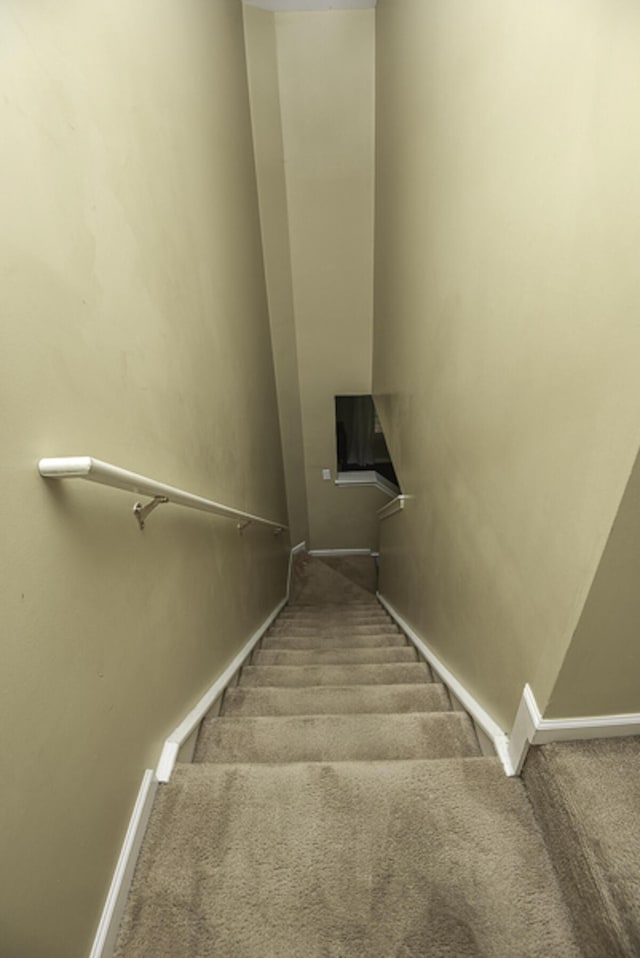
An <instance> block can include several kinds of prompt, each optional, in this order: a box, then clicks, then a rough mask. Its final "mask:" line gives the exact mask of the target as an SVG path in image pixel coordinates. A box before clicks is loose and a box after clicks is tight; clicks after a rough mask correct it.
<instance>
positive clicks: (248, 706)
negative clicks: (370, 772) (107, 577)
mask: <svg viewBox="0 0 640 958" xmlns="http://www.w3.org/2000/svg"><path fill="white" fill-rule="evenodd" d="M450 708H451V701H450V699H449V695H448V693H447V690H446V689H445V687H444V686H443V685H441V684H440V683H439V682H425V683H424V684H419V685H346V686H329V685H325V686H315V687H314V686H311V687H307V688H286V689H283V688H275V689H274V688H250V687H248V686H245V687H243V688H232V689H227V691H226V692H225V694H224V699H223V702H222V710H221V714H222V715H229V716H234V715H238V716H240V715H246V716H254V715H332V714H333V715H340V714H343V715H344V714H349V713H357V712H368V713H376V714H385V713H389V712H436V711H439V712H440V711H442V712H446V711H448V710H449V709H450Z"/></svg>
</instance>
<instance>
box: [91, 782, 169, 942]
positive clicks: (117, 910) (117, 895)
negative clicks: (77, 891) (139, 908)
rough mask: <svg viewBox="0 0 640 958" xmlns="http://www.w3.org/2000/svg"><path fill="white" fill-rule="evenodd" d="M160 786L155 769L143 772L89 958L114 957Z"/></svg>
mask: <svg viewBox="0 0 640 958" xmlns="http://www.w3.org/2000/svg"><path fill="white" fill-rule="evenodd" d="M157 787H158V782H157V780H156V777H155V775H154V773H153V770H152V769H150V768H148V769H147V770H146V772H145V773H144V777H143V779H142V785H141V786H140V791H139V792H138V797H137V798H136V803H135V805H134V807H133V814H132V816H131V820H130V822H129V827H128V828H127V834H126V835H125V838H124V842H123V843H122V849H121V850H120V856H119V858H118V863H117V865H116V870H115V872H114V873H113V878H112V880H111V885H110V887H109V892H108V894H107V900H106V902H105V906H104V908H103V911H102V916H101V918H100V924H99V925H98V931H97V932H96V937H95V939H94V942H93V947H92V948H91V954H90V956H89V958H111V956H112V955H113V950H114V948H115V946H116V938H117V936H118V929H119V928H120V922H121V921H122V916H123V914H124V909H125V905H126V903H127V896H128V894H129V888H130V886H131V879H132V878H133V872H134V869H135V867H136V862H137V860H138V853H139V852H140V846H141V845H142V839H143V838H144V833H145V831H146V830H147V824H148V822H149V816H150V815H151V809H152V807H153V800H154V798H155V794H156V789H157Z"/></svg>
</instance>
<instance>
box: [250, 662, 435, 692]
mask: <svg viewBox="0 0 640 958" xmlns="http://www.w3.org/2000/svg"><path fill="white" fill-rule="evenodd" d="M431 681H432V677H431V671H430V669H429V666H428V665H427V664H426V662H399V663H396V664H394V665H245V666H244V668H243V669H242V671H241V673H240V678H239V680H238V685H239V686H240V687H242V686H247V685H248V686H284V687H289V688H291V687H292V686H306V685H391V684H394V683H404V682H408V683H411V684H415V683H417V682H431Z"/></svg>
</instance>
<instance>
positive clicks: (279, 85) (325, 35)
mask: <svg viewBox="0 0 640 958" xmlns="http://www.w3.org/2000/svg"><path fill="white" fill-rule="evenodd" d="M245 19H246V23H247V38H248V60H249V75H250V78H251V97H252V111H253V128H254V138H255V143H256V161H257V162H256V165H257V171H258V183H259V188H260V210H261V220H262V229H263V238H264V247H265V265H266V272H267V281H268V287H269V303H270V312H271V322H272V328H274V353H275V358H276V372H277V376H278V387H279V394H280V400H281V402H280V416H281V421H282V423H283V426H282V433H283V442H284V448H285V463H287V460H288V459H289V461H290V463H291V466H290V468H288V470H287V477H288V493H289V501H290V503H291V502H292V501H293V502H300V500H302V499H304V501H305V504H306V508H307V514H308V525H307V530H306V531H307V533H308V536H307V538H308V543H307V544H308V545H309V546H310V547H312V548H371V547H374V546H376V544H377V538H378V523H377V518H376V509H378V508H380V506H382V505H383V504H384V503H385V502H386V501H387V499H386V497H385V496H384V494H383V493H381V492H379V491H378V490H377V489H371V488H364V489H363V488H360V489H344V488H338V487H336V486H335V485H334V483H333V482H332V481H331V482H328V481H325V480H323V479H322V469H323V468H329V469H331V471H332V478H334V477H335V469H336V443H335V413H334V397H335V396H336V395H343V394H344V395H349V394H358V393H360V394H368V393H370V392H371V356H372V329H373V299H372V297H373V174H374V167H373V161H374V86H375V78H374V52H375V50H374V38H375V29H374V28H375V13H374V11H373V10H350V11H345V10H334V11H323V12H314V13H277V14H269V13H265V12H264V11H261V10H255V9H251V8H247V10H246V11H245ZM274 64H275V65H274ZM276 74H277V77H276V79H274V75H276ZM283 184H284V195H283V192H282V185H283ZM286 252H288V253H289V264H288V271H287V263H286V258H285V253H286ZM291 316H292V317H293V326H294V329H293V330H291V329H290V327H291V320H290V317H291ZM285 327H287V329H286V334H285V335H281V333H282V332H283V330H284V328H285ZM294 350H295V357H294V355H293V351H294ZM294 361H295V362H294ZM298 419H299V422H300V424H301V428H302V445H303V450H302V454H300V451H299V442H300V440H299V438H298V436H299V435H300V433H299V430H300V426H298V425H297V421H298ZM293 475H295V482H296V483H297V486H296V487H294V485H293V483H290V482H289V476H293ZM301 482H302V483H304V486H303V489H302V490H301V489H300V488H299V484H300V483H301ZM290 490H291V491H290Z"/></svg>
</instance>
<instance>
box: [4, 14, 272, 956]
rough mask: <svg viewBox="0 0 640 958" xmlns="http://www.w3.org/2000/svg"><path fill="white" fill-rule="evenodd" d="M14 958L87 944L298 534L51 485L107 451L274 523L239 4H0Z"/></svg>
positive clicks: (7, 845) (8, 840) (7, 843)
mask: <svg viewBox="0 0 640 958" xmlns="http://www.w3.org/2000/svg"><path fill="white" fill-rule="evenodd" d="M0 37H1V38H2V39H1V41H0V77H1V81H0V82H1V85H2V90H3V97H2V102H1V103H0V117H1V123H2V149H1V150H0V174H1V178H0V183H1V184H2V193H1V199H0V206H1V215H0V248H1V253H0V258H1V262H2V324H1V326H0V397H1V408H2V410H3V416H2V419H1V420H0V436H1V440H2V450H3V455H2V461H1V462H0V475H1V486H2V498H1V500H0V511H1V513H2V547H1V549H0V580H1V581H2V596H3V598H2V615H3V629H2V632H3V639H2V643H1V644H0V727H1V728H2V739H1V743H0V749H1V754H2V758H1V763H0V764H1V767H2V773H3V782H2V800H1V806H2V814H1V815H0V819H1V826H0V860H1V861H2V874H1V877H0V952H2V955H3V958H24V956H26V955H28V956H29V958H82V956H86V955H87V954H88V952H89V948H90V945H91V941H92V939H93V935H94V933H95V930H96V926H97V923H98V919H99V916H100V912H101V909H102V905H103V902H104V898H105V895H106V892H107V889H108V886H109V881H110V879H111V875H112V872H113V868H114V865H115V862H116V859H117V856H118V852H119V850H120V845H121V842H122V839H123V836H124V832H125V828H126V825H127V822H128V819H129V816H130V814H131V810H132V806H133V802H134V799H135V796H136V793H137V790H138V787H139V785H140V780H141V778H142V774H143V771H144V769H145V768H146V767H149V766H155V764H156V762H157V759H158V756H159V754H160V749H161V746H162V743H163V740H164V739H165V737H166V736H167V734H168V733H169V732H170V731H171V730H172V728H174V726H175V725H176V724H177V723H178V722H179V721H181V720H182V718H183V716H184V714H185V712H186V711H188V709H189V708H190V707H191V706H192V705H193V704H195V703H196V702H197V701H198V699H199V698H200V696H201V695H202V693H203V692H204V691H205V690H206V689H207V688H208V687H209V686H210V684H211V683H212V681H213V680H214V679H215V677H216V676H217V675H218V674H219V673H220V672H222V671H223V669H224V667H225V665H226V664H227V663H228V662H230V661H231V660H232V659H233V657H234V655H235V654H236V653H237V651H238V650H239V649H240V647H241V646H242V645H243V643H244V641H245V640H246V639H247V638H248V636H249V635H250V634H251V633H252V632H253V631H254V630H255V629H256V628H257V627H258V625H259V624H260V623H261V622H262V621H263V620H264V619H265V618H266V617H267V615H268V613H269V612H271V610H272V609H273V608H274V607H275V606H276V605H277V602H278V600H279V599H281V598H282V597H283V595H284V592H285V581H286V571H287V549H288V543H287V542H286V541H285V539H286V537H284V536H281V537H279V538H277V537H274V536H273V535H272V534H271V532H270V531H269V530H264V531H262V530H260V529H258V528H252V527H250V528H248V529H246V530H245V531H244V532H243V534H242V535H239V534H238V532H237V530H236V527H235V524H234V523H233V522H229V521H228V520H223V519H219V518H215V517H212V516H206V515H204V514H201V513H196V512H192V511H191V510H187V509H179V508H177V507H173V506H163V507H162V508H161V509H158V510H156V511H155V512H154V513H153V515H152V516H151V517H150V519H149V521H148V523H147V527H146V528H145V530H144V533H140V532H139V530H138V528H137V525H136V523H135V521H134V519H133V517H132V516H131V507H132V505H133V502H134V501H135V497H134V496H129V495H127V494H126V493H123V492H121V491H118V490H113V489H108V488H104V487H100V486H96V485H93V484H89V483H76V482H67V483H64V484H63V483H60V484H58V483H56V482H49V481H44V480H42V479H41V478H40V477H39V476H38V474H37V471H36V464H37V461H38V459H39V458H40V457H41V456H47V455H48V456H58V455H60V456H64V455H82V454H88V455H94V456H97V457H99V458H102V459H105V460H107V461H110V462H113V463H115V464H117V465H120V466H122V467H124V468H128V469H133V470H135V471H138V472H141V473H143V474H146V475H150V476H152V477H154V478H157V479H159V480H161V481H164V482H167V483H170V484H173V485H176V486H179V487H182V488H185V489H188V490H189V491H192V492H196V493H199V494H202V495H204V496H208V497H211V498H214V499H217V500H219V501H221V502H225V503H228V504H230V505H233V506H236V507H238V508H240V509H244V510H248V511H250V512H253V513H257V514H259V515H264V516H266V517H268V518H272V519H274V520H276V521H280V522H285V523H286V521H287V517H286V504H285V495H284V485H283V470H282V461H281V455H280V435H279V428H278V417H277V406H276V395H275V385H274V373H273V364H272V357H271V346H270V334H269V323H268V314H267V305H266V297H265V286H264V273H263V264H262V252H261V245H260V233H259V222H258V210H257V196H256V184H255V175H254V164H253V152H252V140H251V127H250V118H249V100H248V90H247V80H246V68H245V57H244V40H243V26H242V9H241V6H240V4H239V3H237V2H236V0H216V2H215V3H210V4H202V3H199V2H195V0H193V2H192V0H185V2H181V3H180V4H157V3H153V2H150V0H149V2H147V0H140V2H136V3H135V4H130V3H118V2H116V3H113V2H106V0H104V2H103V0H96V2H93V3H91V4H78V3H75V2H71V0H61V2H60V3H56V4H37V5H25V4H22V3H19V2H13V0H9V2H7V3H4V4H3V5H2V9H1V11H0Z"/></svg>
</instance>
